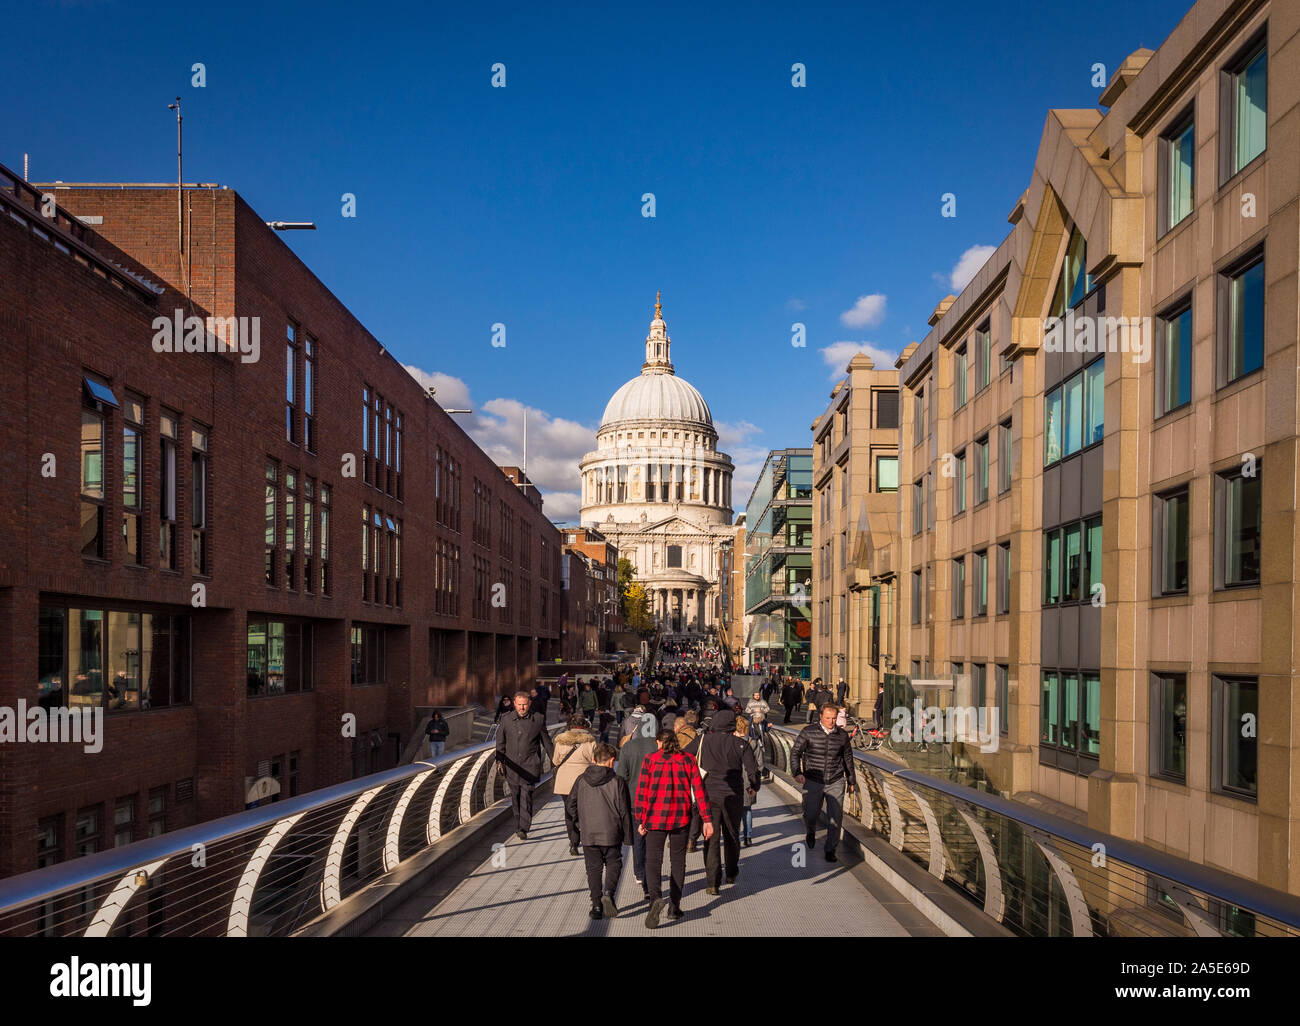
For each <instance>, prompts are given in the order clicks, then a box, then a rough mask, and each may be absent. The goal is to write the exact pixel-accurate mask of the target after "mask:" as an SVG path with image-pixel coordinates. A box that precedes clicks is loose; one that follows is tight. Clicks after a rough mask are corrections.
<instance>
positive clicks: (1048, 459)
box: [1043, 387, 1061, 467]
mask: <svg viewBox="0 0 1300 1026" xmlns="http://www.w3.org/2000/svg"><path fill="white" fill-rule="evenodd" d="M1043 402H1044V404H1045V406H1044V409H1045V419H1044V422H1043V466H1044V467H1050V466H1051V465H1052V464H1053V463H1055V462H1056V461H1057V460H1059V459H1060V458H1061V389H1060V387H1057V388H1054V389H1052V390H1051V391H1050V392H1048V393H1047V396H1046V397H1045V398H1044V400H1043Z"/></svg>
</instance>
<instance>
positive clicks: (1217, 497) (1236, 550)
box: [1214, 462, 1264, 588]
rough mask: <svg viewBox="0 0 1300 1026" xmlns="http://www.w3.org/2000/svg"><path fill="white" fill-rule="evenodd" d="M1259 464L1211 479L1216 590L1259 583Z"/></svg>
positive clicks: (1262, 512) (1262, 525) (1260, 507)
mask: <svg viewBox="0 0 1300 1026" xmlns="http://www.w3.org/2000/svg"><path fill="white" fill-rule="evenodd" d="M1259 469H1260V467H1259V464H1258V462H1257V463H1255V465H1254V466H1252V467H1251V470H1253V473H1251V474H1250V475H1247V474H1246V473H1245V472H1244V470H1236V471H1233V472H1232V473H1230V474H1217V475H1215V478H1214V490H1215V494H1214V535H1215V538H1216V540H1217V542H1218V544H1217V546H1216V551H1215V563H1216V566H1215V573H1214V576H1215V587H1218V588H1236V587H1241V586H1243V585H1256V584H1259V582H1260V553H1261V539H1262V536H1263V527H1264V511H1263V504H1262V502H1261V501H1260V500H1261V498H1262V494H1263V493H1262V491H1261V488H1260V477H1259Z"/></svg>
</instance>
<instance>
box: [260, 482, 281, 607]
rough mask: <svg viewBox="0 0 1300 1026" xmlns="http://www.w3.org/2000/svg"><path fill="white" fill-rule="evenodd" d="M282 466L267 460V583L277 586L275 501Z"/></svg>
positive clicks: (265, 532) (265, 534)
mask: <svg viewBox="0 0 1300 1026" xmlns="http://www.w3.org/2000/svg"><path fill="white" fill-rule="evenodd" d="M279 480H280V467H279V465H278V464H277V463H276V462H275V460H267V461H266V488H265V496H266V499H265V530H264V532H263V533H264V536H265V543H266V560H265V571H266V583H267V585H268V586H269V587H272V588H274V587H275V586H276V574H277V573H278V572H279V571H278V569H277V562H278V560H279V554H278V552H277V549H276V542H277V540H278V539H277V535H276V515H275V503H276V496H277V493H278V491H279Z"/></svg>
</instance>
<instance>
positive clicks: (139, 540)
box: [122, 395, 144, 566]
mask: <svg viewBox="0 0 1300 1026" xmlns="http://www.w3.org/2000/svg"><path fill="white" fill-rule="evenodd" d="M122 421H123V424H122V546H123V549H124V550H125V552H126V561H127V562H128V563H130V564H132V565H134V566H142V565H143V564H144V450H143V448H142V446H143V444H144V400H143V399H139V398H137V397H136V396H132V395H128V396H127V397H126V402H125V403H124V404H123V406H122Z"/></svg>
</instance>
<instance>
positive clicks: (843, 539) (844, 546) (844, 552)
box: [840, 531, 849, 570]
mask: <svg viewBox="0 0 1300 1026" xmlns="http://www.w3.org/2000/svg"><path fill="white" fill-rule="evenodd" d="M848 565H849V532H848V531H841V532H840V569H841V570H845V569H847V568H848Z"/></svg>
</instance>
